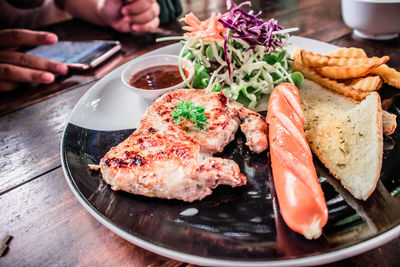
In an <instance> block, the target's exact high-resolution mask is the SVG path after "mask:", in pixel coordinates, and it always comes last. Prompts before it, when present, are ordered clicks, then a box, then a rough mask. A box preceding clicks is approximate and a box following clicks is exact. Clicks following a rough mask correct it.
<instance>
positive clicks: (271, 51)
mask: <svg viewBox="0 0 400 267" xmlns="http://www.w3.org/2000/svg"><path fill="white" fill-rule="evenodd" d="M227 4H228V12H226V13H224V14H222V15H221V14H215V13H212V15H211V17H210V18H209V19H207V20H205V21H200V20H199V19H198V18H197V17H196V16H195V15H194V14H193V13H189V14H187V15H186V16H185V17H184V18H183V21H184V22H185V23H186V24H187V26H184V27H183V29H184V30H186V31H187V32H186V33H185V34H184V36H181V37H167V38H160V40H173V39H181V40H182V42H183V44H184V46H183V48H182V50H181V53H180V57H181V58H182V57H184V58H187V59H189V60H192V61H193V63H194V67H195V74H194V78H193V80H192V83H191V84H190V86H191V87H193V88H197V89H202V88H206V89H207V91H208V92H215V91H223V92H224V93H225V94H226V95H227V96H228V97H229V98H231V99H233V100H236V101H238V102H240V103H242V104H243V105H245V106H247V107H249V108H250V109H255V108H256V107H257V106H258V105H259V104H260V101H261V99H262V97H263V96H265V95H267V94H270V93H271V91H272V90H273V88H274V87H275V86H276V85H278V84H279V83H282V82H290V83H295V84H296V85H298V86H299V85H300V84H301V82H302V80H303V76H302V75H301V73H298V72H297V73H291V68H290V64H289V63H288V60H287V59H288V53H287V52H286V46H287V44H288V38H289V32H292V31H295V30H297V28H291V29H284V28H283V27H281V26H280V25H278V24H277V21H276V20H274V19H270V20H269V21H264V20H262V19H260V18H258V16H259V15H260V14H261V13H258V14H256V15H254V14H252V13H251V12H247V11H245V10H243V9H242V7H244V6H245V5H250V2H243V3H241V4H239V5H236V4H235V3H233V1H230V0H229V1H227Z"/></svg>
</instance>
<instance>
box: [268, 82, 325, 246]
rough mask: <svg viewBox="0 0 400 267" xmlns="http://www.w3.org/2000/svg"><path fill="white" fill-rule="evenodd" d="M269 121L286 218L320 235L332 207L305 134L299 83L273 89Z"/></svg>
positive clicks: (295, 228) (277, 185)
mask: <svg viewBox="0 0 400 267" xmlns="http://www.w3.org/2000/svg"><path fill="white" fill-rule="evenodd" d="M266 120H267V123H268V127H269V142H270V155H271V165H272V176H273V180H274V185H275V191H276V195H277V198H278V203H279V207H280V211H281V214H282V217H283V219H284V221H285V223H286V224H287V225H288V226H289V228H291V229H292V230H293V231H295V232H297V233H300V234H302V235H304V236H305V237H306V238H307V239H313V238H318V237H319V236H320V235H321V233H322V227H323V226H324V225H325V224H326V222H327V220H328V209H327V207H326V203H325V197H324V193H323V191H322V189H321V185H320V184H319V181H318V177H317V173H316V171H315V167H314V164H313V160H312V154H311V150H310V147H309V146H308V143H307V141H306V137H305V134H304V130H303V122H304V115H303V111H302V109H301V105H300V94H299V90H298V89H297V87H296V86H295V85H293V84H289V83H283V84H280V85H278V86H277V87H276V88H275V89H274V90H273V92H272V93H271V96H270V99H269V103H268V114H267V119H266Z"/></svg>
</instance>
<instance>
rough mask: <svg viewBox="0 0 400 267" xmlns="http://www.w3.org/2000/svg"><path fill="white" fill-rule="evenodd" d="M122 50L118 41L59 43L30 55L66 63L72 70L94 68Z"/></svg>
mask: <svg viewBox="0 0 400 267" xmlns="http://www.w3.org/2000/svg"><path fill="white" fill-rule="evenodd" d="M120 49H121V44H120V43H119V42H118V41H101V40H96V41H82V42H80V41H79V42H75V41H59V42H57V43H55V44H54V45H42V46H38V47H35V48H33V49H31V50H28V51H27V52H26V53H27V54H29V55H34V56H38V57H41V58H45V59H49V60H54V61H58V62H64V63H66V64H67V65H68V67H70V68H76V69H83V70H85V69H89V68H94V67H96V66H97V65H99V64H100V63H102V62H104V61H105V60H106V59H108V58H109V57H111V56H112V55H114V54H115V53H117V52H118V51H119V50H120Z"/></svg>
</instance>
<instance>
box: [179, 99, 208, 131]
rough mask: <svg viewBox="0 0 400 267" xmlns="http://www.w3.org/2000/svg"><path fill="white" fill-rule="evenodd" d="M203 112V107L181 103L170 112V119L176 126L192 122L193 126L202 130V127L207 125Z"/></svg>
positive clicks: (185, 102) (188, 102) (186, 102)
mask: <svg viewBox="0 0 400 267" xmlns="http://www.w3.org/2000/svg"><path fill="white" fill-rule="evenodd" d="M204 110H205V108H204V107H203V106H195V105H194V104H193V102H190V101H181V102H179V103H178V104H177V107H176V108H175V109H174V110H173V111H172V118H173V119H174V122H175V123H176V124H181V123H184V122H185V121H192V122H194V126H196V127H197V128H199V129H200V130H203V129H204V126H205V125H206V124H207V118H206V116H204ZM182 118H183V120H182Z"/></svg>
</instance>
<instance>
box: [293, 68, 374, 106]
mask: <svg viewBox="0 0 400 267" xmlns="http://www.w3.org/2000/svg"><path fill="white" fill-rule="evenodd" d="M292 68H293V69H295V70H298V71H300V72H301V73H303V75H304V77H305V78H306V79H309V80H312V81H314V82H316V83H318V84H320V85H322V86H324V87H326V88H329V89H331V90H334V91H336V92H337V93H339V94H342V95H344V96H347V97H350V98H353V99H355V100H362V99H364V98H365V97H367V95H368V94H369V92H365V91H361V90H359V89H356V88H353V87H352V86H350V85H346V84H345V83H344V82H342V81H337V80H332V79H329V78H325V77H323V76H321V75H320V74H318V72H316V71H315V70H314V69H312V68H309V67H307V66H305V65H303V64H301V63H299V62H298V61H294V62H293V64H292Z"/></svg>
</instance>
